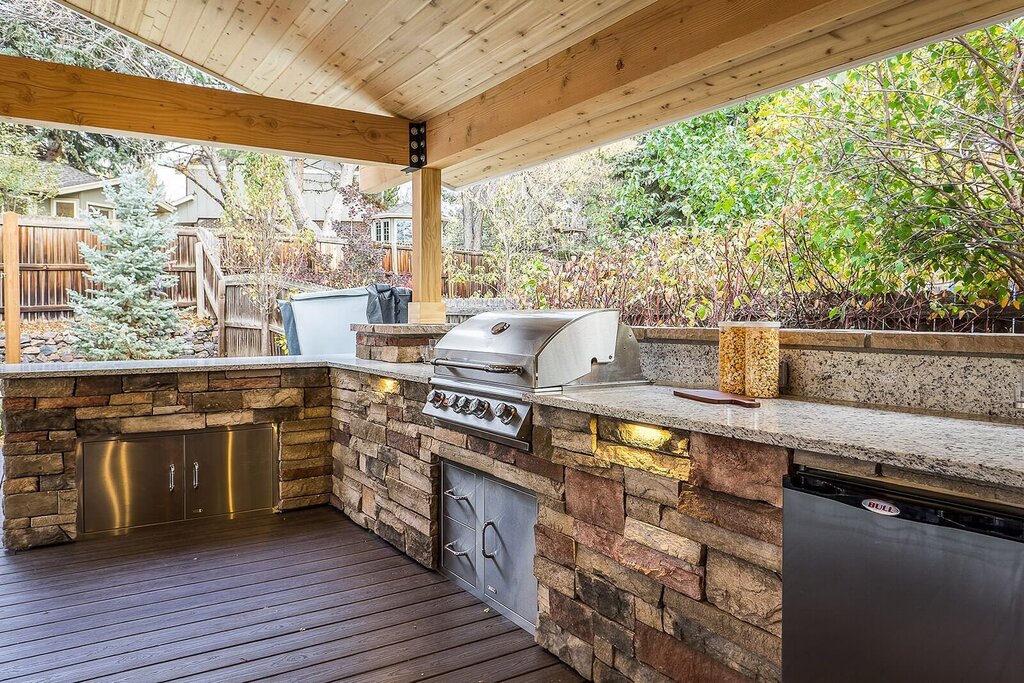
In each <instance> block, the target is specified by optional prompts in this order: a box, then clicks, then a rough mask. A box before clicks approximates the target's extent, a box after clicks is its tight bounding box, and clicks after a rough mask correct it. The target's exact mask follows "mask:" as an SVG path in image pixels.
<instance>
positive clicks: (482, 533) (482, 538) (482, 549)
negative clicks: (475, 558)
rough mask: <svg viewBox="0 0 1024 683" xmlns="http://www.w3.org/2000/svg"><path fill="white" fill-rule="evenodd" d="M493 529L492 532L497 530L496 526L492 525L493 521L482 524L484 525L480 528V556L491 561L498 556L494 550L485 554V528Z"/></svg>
mask: <svg viewBox="0 0 1024 683" xmlns="http://www.w3.org/2000/svg"><path fill="white" fill-rule="evenodd" d="M489 526H490V527H494V530H495V531H497V530H498V526H497V525H496V524H495V523H494V520H493V519H489V520H487V521H486V522H484V525H483V526H482V527H480V554H482V555H483V556H484V557H486V558H487V559H488V560H493V559H494V556H495V555H497V554H498V551H497V550H495V551H494V552H493V553H489V552H487V527H489Z"/></svg>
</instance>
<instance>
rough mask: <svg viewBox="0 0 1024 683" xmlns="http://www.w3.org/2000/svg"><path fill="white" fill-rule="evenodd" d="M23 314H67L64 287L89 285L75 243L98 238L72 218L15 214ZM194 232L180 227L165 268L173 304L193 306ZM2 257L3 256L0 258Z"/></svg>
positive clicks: (0, 305) (92, 243)
mask: <svg viewBox="0 0 1024 683" xmlns="http://www.w3.org/2000/svg"><path fill="white" fill-rule="evenodd" d="M18 233H19V234H18V237H19V239H18V243H19V249H18V251H19V259H18V260H19V270H20V276H19V283H18V284H19V290H20V292H21V297H20V299H21V315H22V317H23V318H25V319H28V320H33V319H45V318H60V317H66V316H68V315H69V314H70V313H71V305H70V298H69V296H68V290H72V291H76V292H84V291H85V290H86V289H87V288H89V287H90V286H92V285H90V284H89V282H88V281H87V280H86V278H85V276H86V274H87V272H88V270H89V267H88V266H87V265H85V261H83V260H82V256H81V254H80V253H79V250H78V243H79V242H84V243H86V244H88V245H90V246H96V245H97V244H98V243H99V238H98V237H97V236H96V234H95V233H93V232H92V230H90V229H89V228H88V227H86V226H84V225H82V224H81V223H80V222H77V221H75V220H73V219H67V218H47V217H39V216H19V217H18ZM195 244H196V231H195V230H194V229H192V228H180V229H178V231H177V236H176V239H175V244H174V252H173V254H172V259H173V261H172V263H170V264H168V270H169V271H170V272H171V273H172V274H173V275H174V276H175V277H176V278H177V283H176V284H175V285H173V286H172V287H171V290H170V292H169V293H170V295H171V297H172V298H173V299H174V302H175V304H177V305H178V306H179V307H182V308H187V307H192V306H195V305H196V275H195V273H196V266H195ZM0 262H2V260H0ZM4 304H5V302H4V300H3V297H0V312H2V311H3V310H4V308H3V307H4Z"/></svg>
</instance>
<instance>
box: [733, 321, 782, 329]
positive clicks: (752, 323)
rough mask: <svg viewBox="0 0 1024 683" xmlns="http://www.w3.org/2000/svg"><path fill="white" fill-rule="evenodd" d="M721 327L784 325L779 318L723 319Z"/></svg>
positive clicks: (776, 326)
mask: <svg viewBox="0 0 1024 683" xmlns="http://www.w3.org/2000/svg"><path fill="white" fill-rule="evenodd" d="M718 326H719V327H775V328H778V327H782V323H780V322H779V321H777V320H723V321H722V322H720V323H718Z"/></svg>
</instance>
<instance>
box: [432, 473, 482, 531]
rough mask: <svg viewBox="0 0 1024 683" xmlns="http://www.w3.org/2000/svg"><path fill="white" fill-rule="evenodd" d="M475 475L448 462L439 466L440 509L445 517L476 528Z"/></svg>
mask: <svg viewBox="0 0 1024 683" xmlns="http://www.w3.org/2000/svg"><path fill="white" fill-rule="evenodd" d="M477 479H478V477H477V474H476V472H473V471H471V470H467V469H463V468H461V467H458V466H456V465H453V464H451V463H450V462H447V461H446V462H443V463H442V465H441V509H442V511H443V512H444V514H445V516H447V517H450V518H452V519H454V520H456V521H458V522H462V523H463V524H465V525H467V526H470V527H473V528H476V526H477V524H478V523H479V522H478V521H477V505H476V502H477Z"/></svg>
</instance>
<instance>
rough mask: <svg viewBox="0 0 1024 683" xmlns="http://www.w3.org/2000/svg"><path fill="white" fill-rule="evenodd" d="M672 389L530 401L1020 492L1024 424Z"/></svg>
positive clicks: (587, 392)
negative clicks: (713, 399) (704, 396)
mask: <svg viewBox="0 0 1024 683" xmlns="http://www.w3.org/2000/svg"><path fill="white" fill-rule="evenodd" d="M672 389H673V387H668V386H658V385H646V386H629V387H605V388H594V389H582V390H576V391H566V392H563V393H557V394H556V393H553V394H537V395H534V396H530V397H528V398H529V400H530V401H532V402H534V403H536V404H538V405H546V406H554V407H558V408H567V409H570V410H576V411H580V412H589V413H592V414H595V415H603V416H606V417H613V418H619V419H623V420H629V421H632V422H638V423H646V424H653V425H660V426H663V427H674V428H677V429H683V430H687V431H696V432H703V433H706V434H713V435H717V436H727V437H733V438H738V439H745V440H748V441H756V442H759V443H765V444H771V445H776V446H783V447H786V448H793V449H799V450H806V451H813V452H816V453H824V454H826V455H832V456H837V457H841V458H848V459H851V460H861V461H867V462H871V463H878V464H881V465H889V466H893V467H901V468H906V469H909V470H916V471H919V472H927V473H931V474H939V475H942V476H946V477H952V478H955V479H963V480H968V481H974V482H979V483H986V484H994V485H998V486H1007V487H1013V488H1024V425H1019V426H1018V425H1013V424H1004V423H995V422H986V421H982V420H971V419H964V418H954V417H943V416H936V415H921V414H915V413H907V412H896V411H887V410H881V409H875V408H867V407H852V406H840V405H833V404H828V403H813V402H809V401H799V400H791V399H761V407H760V408H753V409H751V408H739V407H734V406H723V405H711V404H706V403H699V402H697V401H691V400H687V399H684V398H679V397H676V396H673V394H672Z"/></svg>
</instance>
